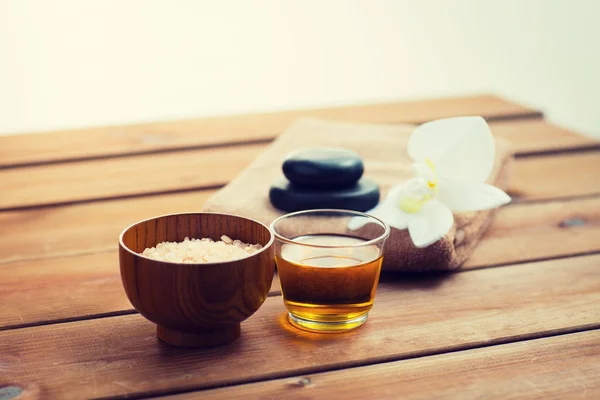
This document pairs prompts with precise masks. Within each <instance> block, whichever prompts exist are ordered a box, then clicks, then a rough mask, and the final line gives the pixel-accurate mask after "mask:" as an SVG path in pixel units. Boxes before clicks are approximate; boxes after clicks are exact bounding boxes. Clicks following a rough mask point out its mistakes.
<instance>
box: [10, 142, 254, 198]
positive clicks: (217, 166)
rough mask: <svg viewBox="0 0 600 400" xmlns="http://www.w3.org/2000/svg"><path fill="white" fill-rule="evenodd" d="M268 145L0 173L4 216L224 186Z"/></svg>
mask: <svg viewBox="0 0 600 400" xmlns="http://www.w3.org/2000/svg"><path fill="white" fill-rule="evenodd" d="M264 147H265V145H246V146H242V147H223V148H218V149H203V150H195V151H185V152H177V153H164V154H153V155H144V156H135V157H125V158H114V159H107V160H94V161H84V162H78V163H66V164H53V165H44V166H38V167H25V168H18V169H4V170H0V193H2V196H1V197H0V210H1V209H11V208H15V207H16V208H20V207H31V206H38V205H50V204H68V203H71V202H79V201H86V200H94V199H108V198H119V197H125V196H134V195H140V194H149V193H164V192H170V191H178V190H179V191H181V190H189V189H195V188H207V187H214V186H221V185H223V184H225V183H226V182H228V181H230V180H231V179H232V178H233V177H234V176H236V175H237V174H238V173H239V172H240V171H241V170H243V169H244V168H245V167H246V166H247V165H248V164H250V162H251V161H252V160H254V159H255V158H256V156H258V154H260V152H261V151H262V150H263V149H264Z"/></svg>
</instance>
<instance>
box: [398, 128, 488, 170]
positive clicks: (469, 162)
mask: <svg viewBox="0 0 600 400" xmlns="http://www.w3.org/2000/svg"><path fill="white" fill-rule="evenodd" d="M407 150H408V154H409V155H410V157H411V158H412V159H413V160H415V161H425V160H427V159H430V160H431V161H433V163H435V165H436V168H437V171H438V174H439V176H440V178H443V177H448V178H453V179H460V180H468V181H472V182H484V181H485V180H486V179H487V178H488V176H489V174H490V172H491V171H492V167H493V165H494V151H495V149H494V139H493V137H492V133H491V132H490V128H489V126H488V124H487V122H485V120H484V119H483V118H481V117H457V118H446V119H440V120H436V121H431V122H427V123H424V124H422V125H420V126H418V127H417V129H415V131H414V132H413V133H412V134H411V136H410V139H409V140H408V149H407Z"/></svg>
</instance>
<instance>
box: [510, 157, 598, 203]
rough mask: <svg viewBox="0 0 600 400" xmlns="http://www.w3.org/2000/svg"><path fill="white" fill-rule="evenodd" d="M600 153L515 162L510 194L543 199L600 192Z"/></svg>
mask: <svg viewBox="0 0 600 400" xmlns="http://www.w3.org/2000/svg"><path fill="white" fill-rule="evenodd" d="M598 177H600V151H589V152H585V153H575V154H560V155H554V156H541V157H527V158H522V159H519V160H518V162H516V163H515V169H514V175H513V177H512V178H511V182H510V194H511V195H512V196H514V197H516V198H519V199H527V200H534V199H535V200H541V199H552V198H561V197H569V196H580V195H590V194H596V193H600V179H599V178H598Z"/></svg>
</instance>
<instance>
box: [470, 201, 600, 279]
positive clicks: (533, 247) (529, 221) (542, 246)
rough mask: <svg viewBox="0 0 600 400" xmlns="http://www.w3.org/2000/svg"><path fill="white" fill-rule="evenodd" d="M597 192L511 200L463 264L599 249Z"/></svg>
mask: <svg viewBox="0 0 600 400" xmlns="http://www.w3.org/2000/svg"><path fill="white" fill-rule="evenodd" d="M599 238H600V196H593V197H588V198H575V199H565V200H558V201H551V202H547V203H521V204H513V205H510V206H508V207H504V208H502V209H500V210H498V212H497V214H496V218H495V219H494V221H493V223H492V225H491V226H490V228H489V229H488V231H487V232H486V233H485V235H484V237H483V238H482V239H481V240H480V242H479V243H478V244H477V247H476V248H475V250H474V251H473V254H472V255H471V257H470V258H469V260H468V261H467V262H466V264H465V265H464V266H463V268H478V267H485V266H490V265H501V264H508V263H514V262H519V261H521V262H522V261H532V260H539V259H544V258H553V257H564V256H569V255H575V254H581V253H590V252H597V251H600V240H599Z"/></svg>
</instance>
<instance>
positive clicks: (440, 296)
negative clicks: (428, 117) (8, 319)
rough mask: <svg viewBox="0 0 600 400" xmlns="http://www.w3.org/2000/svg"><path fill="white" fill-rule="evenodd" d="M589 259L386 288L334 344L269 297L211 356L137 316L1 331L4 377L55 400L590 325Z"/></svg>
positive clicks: (340, 363)
mask: <svg viewBox="0 0 600 400" xmlns="http://www.w3.org/2000/svg"><path fill="white" fill-rule="evenodd" d="M599 263H600V255H595V256H586V257H576V258H571V259H562V260H552V261H544V262H539V263H533V264H524V265H516V266H507V267H504V268H491V269H483V270H475V271H469V272H465V273H461V274H454V275H446V276H444V277H427V278H421V279H414V278H413V279H412V280H409V279H406V278H403V279H400V280H398V281H396V282H393V283H385V284H382V285H381V286H380V288H379V291H378V294H377V300H376V302H375V306H374V308H373V310H372V311H371V314H370V319H369V321H368V322H367V323H366V324H365V325H364V326H363V327H361V328H360V329H358V330H356V331H354V332H350V333H347V334H344V335H343V336H340V335H319V334H313V333H308V332H303V331H298V330H296V329H293V328H291V327H289V326H288V325H287V323H286V322H285V319H284V307H283V304H282V302H281V298H280V297H270V298H268V299H267V301H266V302H265V304H264V305H263V307H262V308H261V309H260V310H259V311H258V312H257V313H256V315H255V316H253V317H252V318H250V319H248V320H247V321H246V322H245V323H243V324H242V337H240V339H239V340H237V341H236V342H234V343H233V344H231V345H229V346H224V347H221V348H216V349H210V350H195V351H193V350H189V349H176V348H172V347H168V346H167V345H164V344H162V343H160V342H158V339H157V338H156V333H155V327H154V325H153V324H152V323H150V322H148V321H147V320H145V319H144V318H143V317H141V316H140V315H125V316H119V317H111V318H102V319H95V320H89V321H81V322H70V323H67V324H54V325H46V326H40V327H32V328H23V329H16V330H8V331H0V343H1V346H2V350H3V351H2V354H4V355H5V356H4V358H5V360H4V361H3V362H4V368H5V371H7V378H8V380H9V381H11V382H14V383H16V384H31V383H34V384H37V385H40V386H43V388H44V394H45V395H47V396H49V397H55V398H66V397H67V394H71V396H72V397H74V398H87V397H102V396H116V395H123V394H126V393H138V394H144V393H146V394H148V393H161V392H170V391H171V390H172V389H173V388H178V390H190V389H199V388H205V387H214V386H216V385H224V384H237V383H245V382H247V381H249V380H252V381H254V380H264V379H267V378H278V377H285V376H295V375H298V374H306V373H315V372H320V371H324V370H327V369H331V368H336V369H339V368H347V367H353V366H360V365H367V364H372V363H378V362H387V361H394V360H398V359H403V358H407V357H418V356H424V355H428V354H437V353H441V352H448V351H454V350H459V349H464V348H470V347H474V346H484V345H491V344H497V343H504V342H510V341H514V340H523V339H527V338H536V337H541V336H547V335H552V334H557V333H566V332H572V331H575V330H583V329H592V328H600V307H598V304H599V302H600V268H598V264H599ZM558 282H560V284H557V283H558ZM48 343H52V346H51V347H50V346H48ZM275 352H276V356H272V355H273V354H274V353H275Z"/></svg>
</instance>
